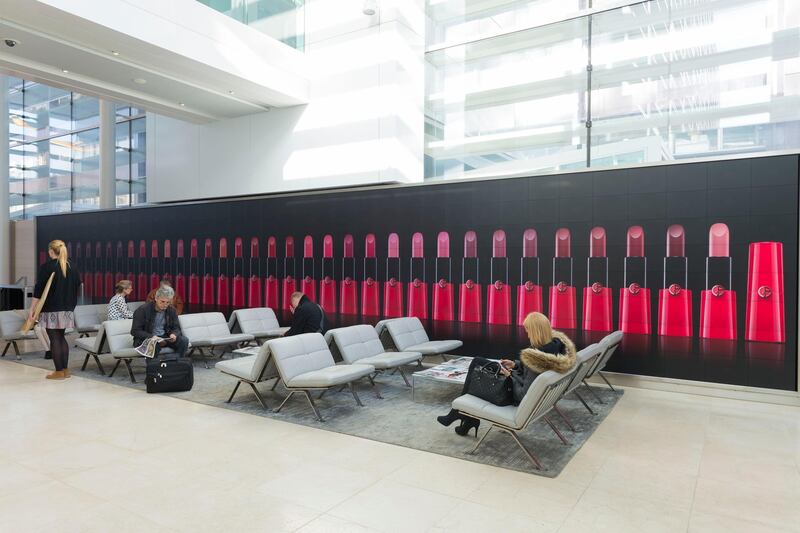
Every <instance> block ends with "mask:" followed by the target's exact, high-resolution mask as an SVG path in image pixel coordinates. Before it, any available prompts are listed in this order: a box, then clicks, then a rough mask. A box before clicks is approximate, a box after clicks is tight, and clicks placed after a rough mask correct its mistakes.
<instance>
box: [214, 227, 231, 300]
mask: <svg viewBox="0 0 800 533" xmlns="http://www.w3.org/2000/svg"><path fill="white" fill-rule="evenodd" d="M217 265H218V268H217V305H220V306H225V307H227V306H229V305H230V297H231V296H230V294H231V293H230V276H229V275H228V239H226V238H225V237H222V238H221V239H220V240H219V258H218V259H217Z"/></svg>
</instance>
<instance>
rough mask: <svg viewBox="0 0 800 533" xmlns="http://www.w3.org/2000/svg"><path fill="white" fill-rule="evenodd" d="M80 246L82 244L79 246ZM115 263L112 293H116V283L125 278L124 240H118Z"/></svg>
mask: <svg viewBox="0 0 800 533" xmlns="http://www.w3.org/2000/svg"><path fill="white" fill-rule="evenodd" d="M78 248H80V246H78ZM114 264H115V265H116V269H115V271H114V279H113V280H112V286H111V291H112V292H111V294H114V288H115V287H114V286H115V285H116V283H117V282H118V281H119V280H121V279H125V248H124V247H123V246H122V241H117V253H116V254H115V255H114Z"/></svg>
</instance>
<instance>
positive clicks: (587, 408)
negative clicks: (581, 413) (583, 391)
mask: <svg viewBox="0 0 800 533" xmlns="http://www.w3.org/2000/svg"><path fill="white" fill-rule="evenodd" d="M572 393H573V394H575V396H576V397H577V398H578V399H579V400H580V401H581V403H582V404H583V406H584V407H585V408H586V410H587V411H589V412H590V413H592V414H593V415H596V414H597V413H595V412H594V410H593V409H592V408H591V407H589V404H588V403H586V400H584V399H583V397H582V396H581V395H580V394H578V391H576V390H574V391H572Z"/></svg>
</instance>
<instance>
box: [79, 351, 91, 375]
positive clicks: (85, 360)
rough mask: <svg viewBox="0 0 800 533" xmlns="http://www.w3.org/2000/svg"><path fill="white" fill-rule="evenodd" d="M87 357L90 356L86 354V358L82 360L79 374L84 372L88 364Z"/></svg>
mask: <svg viewBox="0 0 800 533" xmlns="http://www.w3.org/2000/svg"><path fill="white" fill-rule="evenodd" d="M89 357H91V354H90V353H88V352H87V354H86V357H84V358H83V364H82V365H81V372H83V371H84V370H86V364H87V363H88V362H89Z"/></svg>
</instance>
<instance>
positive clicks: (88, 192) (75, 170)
mask: <svg viewBox="0 0 800 533" xmlns="http://www.w3.org/2000/svg"><path fill="white" fill-rule="evenodd" d="M99 207H100V128H94V129H91V130H86V131H81V132H78V133H76V134H74V135H73V136H72V210H73V211H86V210H88V209H97V208H99Z"/></svg>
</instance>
